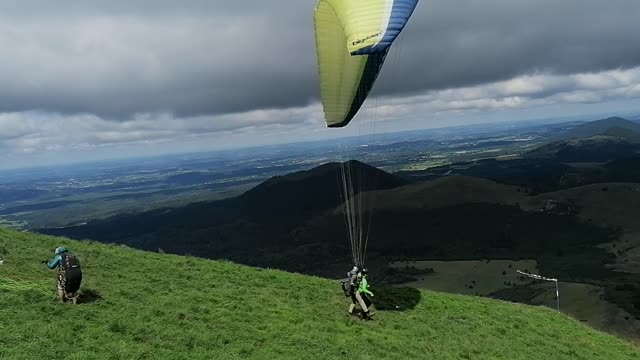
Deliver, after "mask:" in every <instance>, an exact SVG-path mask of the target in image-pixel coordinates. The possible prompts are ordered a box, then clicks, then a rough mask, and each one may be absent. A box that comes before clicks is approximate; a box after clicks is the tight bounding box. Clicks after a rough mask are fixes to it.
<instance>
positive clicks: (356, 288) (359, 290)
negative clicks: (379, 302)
mask: <svg viewBox="0 0 640 360" xmlns="http://www.w3.org/2000/svg"><path fill="white" fill-rule="evenodd" d="M367 273H368V271H367V269H362V270H361V271H360V269H359V268H358V267H357V266H354V267H353V269H352V270H351V271H349V272H348V273H347V278H346V279H344V280H343V281H342V289H343V290H344V292H345V295H346V296H350V297H351V305H349V315H353V310H355V308H356V305H360V308H362V319H364V320H368V319H371V316H373V315H374V314H375V313H373V312H371V311H370V309H369V308H370V307H371V305H372V301H371V297H373V293H372V292H371V291H369V283H368V282H367Z"/></svg>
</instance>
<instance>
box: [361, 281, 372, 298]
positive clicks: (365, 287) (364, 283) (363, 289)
mask: <svg viewBox="0 0 640 360" xmlns="http://www.w3.org/2000/svg"><path fill="white" fill-rule="evenodd" d="M358 292H359V293H361V294H368V295H371V296H373V293H372V292H371V291H369V283H368V282H367V278H366V277H364V276H363V277H362V280H360V286H359V287H358Z"/></svg>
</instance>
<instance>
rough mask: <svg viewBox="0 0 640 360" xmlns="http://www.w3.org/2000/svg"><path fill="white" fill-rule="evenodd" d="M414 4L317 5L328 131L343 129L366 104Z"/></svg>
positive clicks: (365, 0) (387, 0) (341, 1)
mask: <svg viewBox="0 0 640 360" xmlns="http://www.w3.org/2000/svg"><path fill="white" fill-rule="evenodd" d="M417 3H418V0H320V1H319V2H318V5H317V6H316V11H315V32H316V47H317V54H318V69H319V73H320V92H321V97H322V106H323V108H324V114H325V120H326V123H327V126H328V127H343V126H345V125H347V124H348V123H349V121H351V119H352V118H353V117H354V116H355V115H356V114H357V112H358V110H359V109H360V107H361V106H362V104H363V103H364V101H365V99H366V98H367V95H368V94H369V92H370V91H371V88H372V87H373V84H374V83H375V81H376V78H377V77H378V74H379V73H380V70H381V68H382V64H383V63H384V59H385V57H386V55H387V53H388V51H389V47H390V46H391V44H392V43H393V41H394V40H395V39H396V37H397V36H398V34H400V32H401V31H402V29H403V28H404V26H405V25H406V23H407V21H408V19H409V17H410V16H411V14H412V13H413V10H414V9H415V7H416V4H417Z"/></svg>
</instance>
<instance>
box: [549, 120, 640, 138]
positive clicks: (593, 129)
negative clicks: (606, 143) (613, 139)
mask: <svg viewBox="0 0 640 360" xmlns="http://www.w3.org/2000/svg"><path fill="white" fill-rule="evenodd" d="M625 130H626V131H625ZM607 133H609V134H610V135H622V136H624V135H629V134H631V133H640V123H638V122H635V121H631V120H627V119H623V118H621V117H617V116H614V117H610V118H606V119H601V120H596V121H591V122H588V123H585V124H581V125H578V126H576V127H575V128H573V129H571V130H570V131H567V132H566V133H564V134H561V135H558V136H556V137H555V138H554V139H553V140H568V139H584V138H588V137H592V136H596V135H604V134H607Z"/></svg>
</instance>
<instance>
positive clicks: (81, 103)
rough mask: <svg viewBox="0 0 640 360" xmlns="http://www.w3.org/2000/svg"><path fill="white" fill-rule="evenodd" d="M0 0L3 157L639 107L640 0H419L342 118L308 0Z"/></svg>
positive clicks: (5, 161) (225, 143) (10, 161)
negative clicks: (334, 108) (364, 92)
mask: <svg viewBox="0 0 640 360" xmlns="http://www.w3.org/2000/svg"><path fill="white" fill-rule="evenodd" d="M133 3H134V2H132V1H123V0H110V1H102V0H100V1H98V0H82V1H78V0H76V1H71V0H58V1H50V0H40V1H37V0H21V1H13V0H0V59H1V61H0V168H2V167H4V168H6V167H14V166H24V165H37V164H41V163H52V162H56V161H73V160H84V159H92V158H104V157H117V156H126V155H128V154H132V153H135V154H155V153H160V152H172V151H192V150H204V149H214V148H224V147H232V146H243V145H253V144H262V143H277V142H289V141H304V140H308V139H320V138H328V137H337V136H344V135H353V134H356V133H358V131H361V130H362V126H364V125H363V124H365V123H366V122H367V121H370V120H371V119H372V118H375V120H376V122H377V125H376V126H377V129H378V131H392V130H404V129H418V128H429V127H441V126H446V125H449V124H452V125H458V124H465V123H481V122H493V121H517V120H522V119H532V118H543V117H544V118H547V117H559V116H576V115H584V116H585V118H587V119H588V118H589V116H596V114H610V115H617V114H620V113H625V112H634V111H638V112H639V113H640V105H638V100H639V99H640V44H639V43H638V34H640V22H638V21H637V15H638V14H640V1H637V0H607V1H602V0H562V1H557V0H536V1H524V0H522V1H520V0H483V1H478V0H420V3H419V4H418V7H417V9H416V11H415V13H414V15H413V17H412V18H411V21H410V23H409V25H408V26H407V27H406V28H405V31H404V32H403V33H402V35H401V37H400V38H399V40H398V41H397V42H396V43H395V44H394V47H393V49H392V52H391V54H390V55H389V57H388V58H387V62H386V64H385V66H384V69H383V72H382V73H381V75H380V77H379V79H378V82H377V83H376V87H375V89H374V92H373V94H372V97H370V99H369V100H368V102H367V103H366V105H365V106H364V108H363V109H362V111H361V113H360V115H359V116H358V117H356V119H354V121H353V122H352V124H351V125H350V126H348V127H347V128H344V129H326V128H325V127H324V122H323V114H322V108H321V106H320V105H319V102H318V101H319V99H318V97H319V87H318V78H317V65H316V54H315V41H314V32H313V10H314V7H315V3H316V1H315V0H273V1H264V0H243V1H211V0H202V1H201V0H184V1H174V0H138V1H135V4H133Z"/></svg>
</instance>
